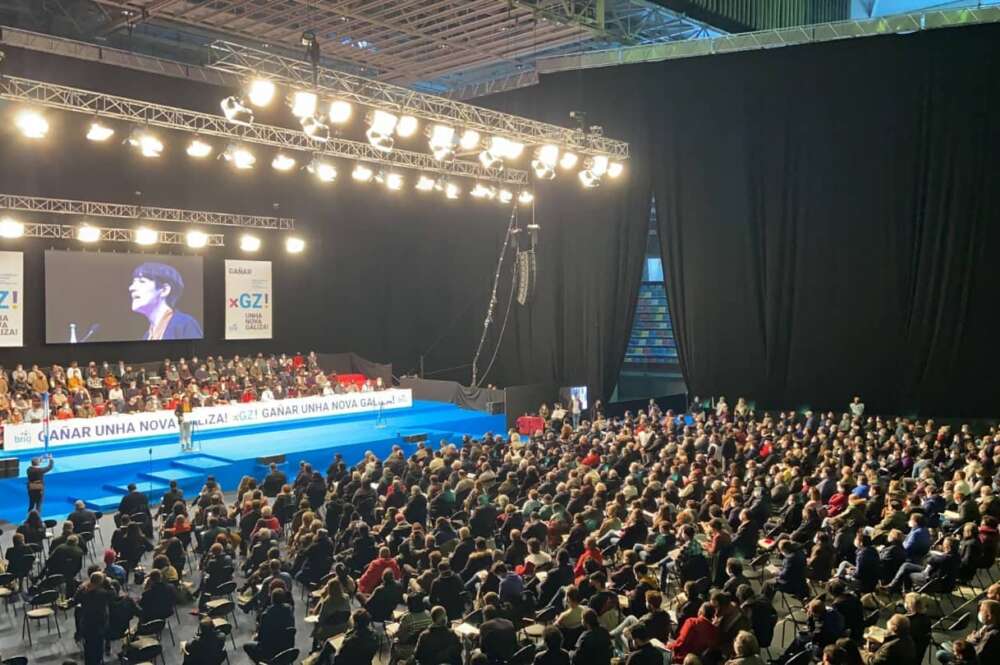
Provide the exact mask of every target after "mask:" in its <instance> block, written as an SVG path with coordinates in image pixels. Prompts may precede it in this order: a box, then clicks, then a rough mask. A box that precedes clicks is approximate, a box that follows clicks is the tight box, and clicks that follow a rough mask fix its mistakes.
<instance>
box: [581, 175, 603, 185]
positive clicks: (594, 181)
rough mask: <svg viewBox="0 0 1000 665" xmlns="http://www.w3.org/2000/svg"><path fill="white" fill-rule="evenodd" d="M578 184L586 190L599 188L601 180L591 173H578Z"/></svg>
mask: <svg viewBox="0 0 1000 665" xmlns="http://www.w3.org/2000/svg"><path fill="white" fill-rule="evenodd" d="M580 184H582V185H583V186H584V187H586V188H587V189H593V188H594V187H599V186H600V184H601V178H600V177H599V176H596V175H594V173H593V172H592V171H580Z"/></svg>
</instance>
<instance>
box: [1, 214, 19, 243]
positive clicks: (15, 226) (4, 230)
mask: <svg viewBox="0 0 1000 665" xmlns="http://www.w3.org/2000/svg"><path fill="white" fill-rule="evenodd" d="M23 235H24V224H22V223H21V222H19V221H17V220H16V219H14V218H13V217H4V218H3V219H0V238H6V239H7V240H13V239H15V238H20V237H21V236H23Z"/></svg>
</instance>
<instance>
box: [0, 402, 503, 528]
mask: <svg viewBox="0 0 1000 665" xmlns="http://www.w3.org/2000/svg"><path fill="white" fill-rule="evenodd" d="M379 425H381V426H379ZM504 430H505V419H504V417H503V416H502V415H501V416H490V415H486V414H484V413H480V412H478V411H470V410H466V409H461V408H459V407H457V406H454V405H452V404H444V403H439V402H425V401H415V402H414V404H413V407H412V408H409V409H393V410H388V411H385V412H384V417H383V423H378V422H377V420H376V416H375V414H364V415H360V416H339V417H334V418H322V419H314V420H307V421H300V422H297V423H280V424H277V425H269V426H266V427H256V428H252V429H243V430H240V431H239V432H238V433H237V431H235V430H228V431H225V430H224V431H215V432H211V433H210V434H207V435H206V436H203V437H202V436H199V435H198V433H197V432H195V437H194V438H195V442H196V446H195V448H196V450H195V451H194V452H188V453H184V452H182V451H181V450H180V446H179V444H178V442H177V440H176V438H174V437H169V438H165V437H157V438H152V439H138V440H132V441H121V442H117V443H114V444H94V445H85V446H74V447H73V448H72V449H66V450H62V451H61V450H60V449H59V448H54V449H53V454H54V456H55V461H56V463H55V468H54V469H53V470H52V471H51V472H50V473H49V474H48V475H46V477H45V481H46V488H45V503H44V504H43V510H42V512H43V515H44V517H46V518H49V517H51V518H53V519H62V518H64V517H65V516H66V514H67V513H69V512H70V511H71V510H72V503H73V501H75V500H77V499H83V500H84V501H86V502H87V503H88V505H89V506H90V507H91V508H93V509H96V510H103V511H105V512H107V511H109V510H113V509H114V508H116V507H117V505H118V501H119V500H120V499H121V496H122V494H124V492H125V488H126V487H127V485H128V484H129V483H133V482H134V483H136V484H138V485H139V488H140V490H143V491H147V492H148V493H149V494H151V495H152V498H153V499H156V498H158V497H159V496H160V495H161V494H162V493H163V491H164V490H165V489H166V487H167V484H168V482H169V481H170V480H177V481H178V483H179V484H180V485H181V487H182V488H183V489H184V491H185V494H186V495H188V496H190V495H191V494H192V493H194V492H197V490H198V489H200V487H201V485H202V484H203V483H204V480H205V477H206V476H207V475H209V474H211V475H214V476H215V477H216V479H218V480H219V482H221V483H222V485H223V488H224V489H226V490H234V489H235V488H236V485H237V484H238V483H239V479H240V478H241V477H242V476H244V475H253V476H255V477H257V478H258V479H259V478H261V477H262V476H263V475H264V473H265V469H264V468H263V467H259V466H258V464H257V458H259V457H265V456H269V455H278V454H284V455H285V456H286V458H287V463H286V464H285V467H284V470H285V472H286V473H287V474H288V475H289V476H290V477H294V475H295V472H296V471H297V469H298V464H299V461H302V460H304V461H307V462H310V463H311V464H313V465H314V466H315V467H317V468H318V470H320V471H322V472H325V471H326V467H327V466H328V465H329V463H330V461H331V460H332V459H333V455H334V453H337V452H339V453H341V454H342V455H343V456H344V459H345V461H346V462H347V463H348V464H352V463H354V462H357V461H358V460H360V459H361V457H362V456H363V455H364V453H365V451H367V450H371V451H372V452H374V453H376V454H378V455H380V456H382V455H385V454H386V453H387V452H388V451H389V450H390V449H391V448H392V446H393V445H397V444H398V445H402V446H403V447H404V449H405V450H406V451H407V452H408V453H409V452H410V451H411V450H413V449H414V448H415V447H416V444H406V443H404V441H403V437H404V436H408V435H412V434H427V440H428V443H429V444H431V445H433V446H434V447H435V448H436V447H437V444H438V442H439V441H441V440H442V439H446V440H449V441H452V442H455V443H458V442H460V440H461V437H462V435H464V434H471V435H473V436H481V435H482V434H484V433H486V432H503V431H504ZM36 454H37V451H35V452H31V451H29V452H25V453H21V454H17V456H18V457H20V458H21V473H20V477H19V478H16V479H14V478H12V479H8V480H0V520H4V521H7V522H12V523H19V522H20V521H21V520H22V519H23V518H24V514H25V509H26V507H27V493H26V491H25V485H26V482H25V468H26V467H27V465H28V463H29V460H30V458H31V457H32V456H33V455H36Z"/></svg>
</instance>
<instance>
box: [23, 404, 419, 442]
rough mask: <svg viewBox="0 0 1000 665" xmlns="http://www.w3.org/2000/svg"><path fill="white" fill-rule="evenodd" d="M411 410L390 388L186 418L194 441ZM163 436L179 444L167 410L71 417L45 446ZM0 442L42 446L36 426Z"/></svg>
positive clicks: (202, 411) (233, 407) (56, 426)
mask: <svg viewBox="0 0 1000 665" xmlns="http://www.w3.org/2000/svg"><path fill="white" fill-rule="evenodd" d="M411 406H413V393H412V392H411V391H410V390H401V389H398V388H394V389H392V390H383V391H380V392H371V393H347V394H344V395H328V396H317V397H300V398H297V399H284V400H280V401H274V402H249V403H247V404H224V405H222V406H208V407H199V408H197V409H195V410H194V411H193V412H191V414H189V415H188V416H187V417H188V418H189V419H191V420H192V421H193V423H194V438H195V439H197V438H198V433H199V432H203V431H211V430H220V429H235V428H239V427H250V426H256V425H266V424H268V423H276V422H282V421H291V420H307V419H311V418H326V417H330V416H341V415H349V414H358V413H365V412H377V411H380V410H382V409H405V408H409V407H411ZM166 435H173V436H177V437H178V441H179V440H180V439H179V437H180V428H179V427H178V425H177V419H176V418H175V417H174V414H173V413H171V412H170V411H154V412H152V413H130V414H121V415H115V416H102V417H99V418H71V419H69V420H53V421H50V423H49V446H50V447H55V446H70V445H74V444H81V443H104V442H109V441H116V440H121V439H140V438H146V437H153V436H166ZM3 441H4V450H8V451H11V450H28V449H32V448H42V447H43V446H44V445H45V430H44V427H43V425H42V423H25V424H20V425H7V426H6V427H4V431H3Z"/></svg>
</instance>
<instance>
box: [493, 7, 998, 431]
mask: <svg viewBox="0 0 1000 665" xmlns="http://www.w3.org/2000/svg"><path fill="white" fill-rule="evenodd" d="M997 71H1000V26H996V25H990V26H980V27H971V28H963V29H949V30H934V31H929V32H926V33H921V34H914V35H907V36H887V37H878V38H871V39H853V40H845V41H842V42H837V43H828V44H819V45H812V46H804V47H796V48H783V49H772V50H768V51H758V52H752V53H743V54H734V55H727V56H713V57H706V58H693V59H686V60H678V61H670V62H664V63H649V64H644V65H635V66H630V67H612V68H606V69H598V70H587V71H580V72H567V73H562V74H556V75H552V76H545V77H543V79H542V83H541V85H540V86H537V87H535V88H529V89H525V90H520V91H517V92H513V93H508V94H505V95H499V96H497V97H494V98H491V99H488V100H487V104H489V105H493V106H496V107H498V108H503V109H509V110H513V111H516V112H522V113H526V114H528V115H532V116H535V117H538V118H541V119H545V120H549V121H552V122H559V123H562V122H565V121H566V118H565V115H564V114H565V112H566V110H567V109H568V108H572V109H582V110H587V111H589V112H590V118H589V119H590V121H591V122H592V123H596V124H602V125H604V126H605V127H606V128H607V130H608V134H609V135H611V136H615V137H622V138H625V139H626V140H628V141H629V142H630V143H631V145H632V150H633V152H634V153H635V154H636V156H637V157H638V159H637V160H636V162H635V163H634V164H631V165H630V170H631V173H630V182H629V186H628V188H627V189H626V190H625V191H623V192H622V193H621V196H623V197H627V196H632V197H635V199H636V201H635V202H636V204H637V205H638V203H637V201H638V200H639V199H641V197H642V196H643V195H644V194H646V193H647V192H648V190H647V189H645V187H644V182H645V179H646V178H649V179H651V181H652V190H653V192H655V195H656V201H657V212H658V220H659V236H660V241H661V248H662V252H663V257H664V262H665V269H666V281H667V288H668V293H669V300H670V307H671V314H672V317H673V321H674V329H675V333H676V335H677V340H678V345H679V347H680V360H681V367H682V369H683V372H684V375H685V379H686V381H687V384H688V388H689V391H690V392H691V393H693V394H696V395H699V394H700V395H721V394H725V395H728V396H730V397H731V398H735V397H736V396H738V395H742V396H745V397H747V398H748V399H753V400H756V401H757V402H758V404H759V405H761V406H763V407H769V408H779V407H780V408H793V407H800V406H806V405H808V406H812V407H814V408H822V409H827V408H837V409H842V408H843V407H844V406H845V405H846V404H847V402H848V401H849V400H850V399H851V397H852V396H853V395H855V394H858V395H861V396H862V398H863V399H864V401H865V402H866V403H867V405H868V408H869V411H871V412H876V411H877V412H895V413H918V412H919V413H923V414H939V415H965V416H969V415H972V416H977V415H988V414H995V409H996V398H995V395H996V389H995V385H994V384H995V377H996V376H997V374H998V373H1000V360H998V356H997V352H996V344H995V339H996V330H997V324H998V322H1000V317H998V315H997V304H996V303H997V300H996V295H997V293H1000V271H998V270H997V269H996V267H995V265H994V263H995V257H996V256H997V253H998V251H1000V212H998V211H1000V171H998V168H1000V167H998V164H1000V161H998V159H997V156H998V155H1000V86H998V85H997V76H996V72H997ZM638 169H643V170H642V171H641V172H640V173H638V174H637V173H636V171H637V170H638ZM616 212H619V213H620V212H621V211H616ZM571 255H572V253H571V252H570V253H568V254H567V257H571ZM611 276H612V277H614V274H613V273H612V275H611ZM629 276H631V275H629ZM626 282H627V280H621V281H619V282H618V283H619V284H620V285H621V286H622V288H625V287H626V286H627V287H628V288H631V284H630V283H628V284H626ZM630 294H631V291H628V292H626V291H622V292H621V298H620V300H619V302H618V303H617V305H618V306H620V309H619V311H618V312H617V313H615V314H614V316H622V315H627V316H628V317H629V318H628V319H627V320H628V321H631V312H632V311H633V310H632V309H631V307H630V306H629V305H627V303H628V302H629V301H628V298H629V295H630ZM633 302H634V301H633ZM609 314H610V312H609ZM518 348H521V347H520V346H519V347H518ZM618 351H619V350H618V348H617V347H615V348H610V349H605V352H606V353H607V354H608V355H607V356H606V357H608V358H617V359H619V360H620V356H618V355H617V354H618ZM619 364H620V363H619Z"/></svg>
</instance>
